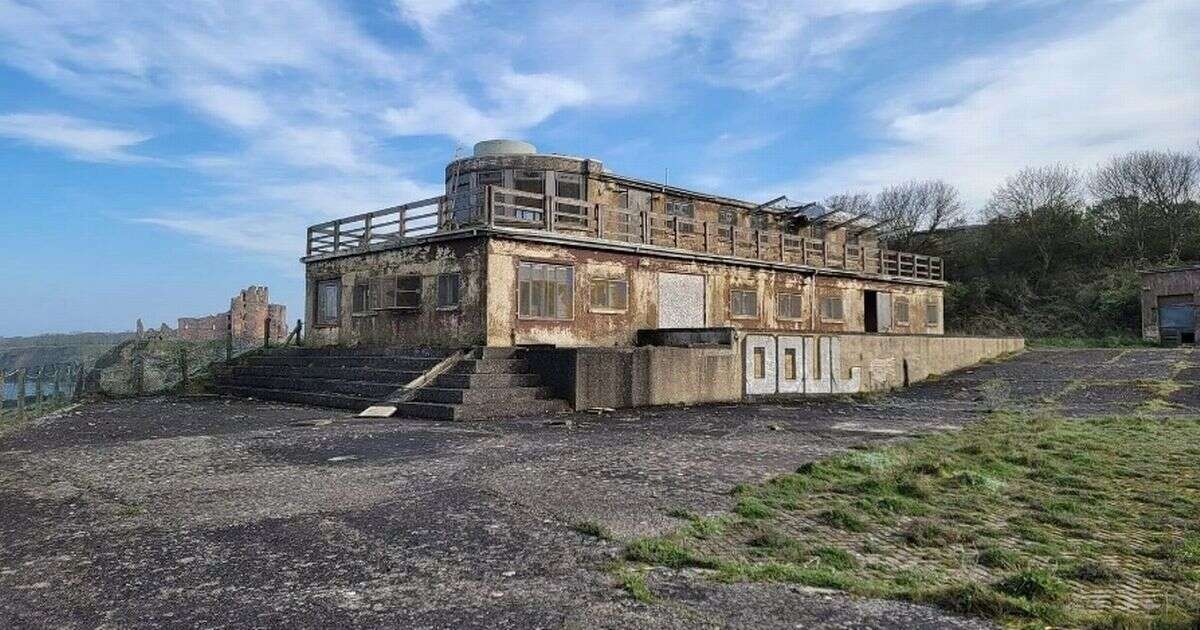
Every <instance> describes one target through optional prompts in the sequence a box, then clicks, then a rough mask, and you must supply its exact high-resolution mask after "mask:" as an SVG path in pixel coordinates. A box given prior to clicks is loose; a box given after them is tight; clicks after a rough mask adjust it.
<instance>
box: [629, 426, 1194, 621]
mask: <svg viewBox="0 0 1200 630" xmlns="http://www.w3.org/2000/svg"><path fill="white" fill-rule="evenodd" d="M1198 445H1200V419H1196V418H1167V419H1153V420H1151V419H1147V418H1145V417H1140V416H1130V417H1112V418H1100V419H1090V420H1065V419H1061V418H1055V417H1049V416H1042V415H1018V414H1012V413H996V414H993V416H992V417H991V418H990V419H989V420H987V421H985V422H982V423H977V424H974V425H971V426H969V427H967V428H965V429H963V430H962V431H960V432H957V433H942V434H935V435H927V436H923V437H920V438H917V439H913V440H910V441H907V442H902V443H899V444H895V445H890V446H883V447H869V448H865V449H855V450H852V451H850V452H848V453H846V454H844V455H841V456H838V457H834V458H832V459H828V460H824V461H818V462H812V463H808V464H805V465H803V466H801V467H800V468H799V469H797V471H796V472H795V473H792V474H787V475H782V476H780V477H777V478H775V479H772V480H770V481H768V482H766V483H762V484H759V485H752V486H750V485H746V486H740V487H739V488H737V490H736V492H735V496H736V506H735V508H734V510H733V511H732V513H731V514H728V515H727V516H725V517H716V518H706V519H701V518H699V517H696V516H693V515H688V523H687V524H686V525H685V526H684V527H682V528H681V529H680V530H679V531H677V532H675V533H673V534H670V535H668V536H664V537H659V538H645V539H640V540H637V541H634V542H633V543H632V544H630V545H629V546H628V547H627V549H626V554H625V557H626V559H627V562H633V563H643V564H649V565H659V566H666V567H671V568H683V567H700V568H705V569H711V570H713V572H714V573H713V575H714V576H715V577H716V578H717V579H721V580H728V581H767V582H787V583H795V584H804V585H808V586H819V587H824V588H836V589H841V590H845V591H848V592H850V593H853V594H858V595H864V596H875V597H879V596H882V597H891V598H896V599H904V600H909V601H914V602H923V603H928V604H932V605H936V606H941V607H943V608H946V609H948V610H952V611H956V612H961V613H965V614H971V615H977V616H982V617H987V618H990V619H994V620H997V621H999V622H1001V623H1002V624H1006V625H1017V626H1025V625H1041V626H1045V625H1054V626H1068V627H1084V626H1089V627H1090V626H1094V627H1104V628H1143V627H1144V628H1158V627H1163V628H1171V627H1193V626H1192V625H1188V624H1200V613H1198V612H1197V611H1196V610H1195V609H1194V608H1189V607H1188V606H1187V605H1185V604H1175V603H1172V602H1184V603H1186V602H1190V601H1200V446H1198ZM795 517H801V520H800V521H797V520H796V518H795ZM797 523H808V525H798V524H797ZM1130 541H1149V542H1143V543H1137V544H1134V543H1132V542H1130ZM739 550H740V551H739ZM901 557H904V558H907V560H905V561H904V562H900V561H898V558H901ZM1101 558H1103V559H1101ZM914 562H915V563H916V564H915V565H914V564H913V563H914ZM1134 576H1136V577H1139V578H1140V579H1141V580H1143V582H1142V588H1149V589H1151V591H1152V592H1153V594H1154V597H1153V599H1154V601H1155V604H1154V606H1156V607H1148V608H1147V609H1146V610H1143V611H1140V612H1137V613H1134V614H1130V613H1128V612H1122V611H1118V610H1115V609H1114V610H1105V609H1103V607H1101V608H1099V609H1097V607H1096V605H1095V604H1094V603H1091V602H1093V601H1094V600H1086V599H1082V598H1081V597H1080V595H1081V594H1082V592H1083V591H1085V590H1086V591H1088V592H1094V591H1096V590H1097V589H1099V590H1101V591H1103V590H1104V589H1118V590H1119V589H1120V587H1121V586H1122V584H1123V583H1124V582H1126V581H1127V580H1128V579H1129V578H1131V577H1134ZM1114 592H1116V591H1114ZM1180 620H1184V621H1182V622H1180ZM1180 624H1182V625H1180Z"/></svg>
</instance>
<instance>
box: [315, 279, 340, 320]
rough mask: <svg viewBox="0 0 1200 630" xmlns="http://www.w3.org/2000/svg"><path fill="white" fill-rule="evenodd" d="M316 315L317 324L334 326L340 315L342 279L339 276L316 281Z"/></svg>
mask: <svg viewBox="0 0 1200 630" xmlns="http://www.w3.org/2000/svg"><path fill="white" fill-rule="evenodd" d="M315 310H316V317H317V325H318V326H336V325H338V323H339V322H340V321H341V316H342V281H341V279H340V278H334V279H332V280H321V281H319V282H317V304H316V309H315Z"/></svg>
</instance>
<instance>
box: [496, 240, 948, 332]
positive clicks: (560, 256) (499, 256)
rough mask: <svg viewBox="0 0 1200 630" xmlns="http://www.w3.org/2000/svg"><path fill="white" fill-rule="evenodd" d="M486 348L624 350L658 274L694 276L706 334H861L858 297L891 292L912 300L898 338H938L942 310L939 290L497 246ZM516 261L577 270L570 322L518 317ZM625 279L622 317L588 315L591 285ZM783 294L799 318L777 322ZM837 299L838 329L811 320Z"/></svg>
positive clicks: (652, 313)
mask: <svg viewBox="0 0 1200 630" xmlns="http://www.w3.org/2000/svg"><path fill="white" fill-rule="evenodd" d="M488 251H489V254H488V256H489V262H488V283H487V284H488V297H487V307H488V309H487V310H488V316H487V342H488V344H489V345H497V346H508V345H515V344H553V345H557V346H568V347H570V346H628V345H632V344H633V343H634V337H635V334H636V332H637V330H638V329H639V328H657V327H658V309H659V292H658V281H659V275H658V274H659V273H682V274H699V275H703V276H705V277H706V280H705V304H704V311H705V313H704V316H705V326H708V327H720V326H729V327H732V328H737V329H740V330H779V331H796V332H811V331H814V330H816V331H821V332H861V331H862V330H863V327H864V304H863V290H877V291H890V292H893V293H895V294H897V295H904V296H906V297H908V298H909V300H910V309H909V310H910V324H909V325H908V326H904V327H900V328H898V329H896V330H895V331H896V332H910V333H921V334H941V332H942V324H941V318H940V316H939V318H938V323H937V324H936V325H934V326H926V325H925V320H924V317H925V309H924V303H925V302H924V300H926V299H935V300H937V301H938V304H939V312H940V303H941V294H942V288H941V287H938V286H921V285H908V284H901V283H893V282H884V281H875V280H860V279H855V278H836V277H831V276H822V275H817V276H816V281H815V284H814V281H813V276H812V275H811V274H808V273H800V272H789V271H779V270H772V269H760V268H753V267H744V266H737V265H725V264H715V263H708V262H694V261H687V260H677V259H673V258H667V257H659V256H651V255H645V254H625V253H619V252H609V251H601V250H590V249H585V248H580V247H565V246H561V245H552V244H545V243H530V242H526V241H515V240H507V239H499V238H495V239H492V240H491V241H490V244H489V246H488ZM520 261H533V262H548V263H555V264H567V265H573V266H574V268H575V277H574V280H575V284H574V297H575V299H574V312H573V314H572V318H571V319H570V320H526V319H520V318H518V317H517V279H516V269H517V264H518V262H520ZM614 276H615V277H622V276H623V277H626V278H627V280H628V282H629V305H628V308H627V310H626V312H624V313H608V312H592V311H591V308H590V297H589V296H590V283H591V280H592V279H593V278H607V277H614ZM736 289H742V290H753V291H755V292H756V293H757V295H758V314H757V316H753V317H734V316H733V314H732V313H731V312H730V291H731V290H736ZM782 292H792V293H799V294H801V295H802V296H803V297H802V308H801V316H800V317H799V318H796V319H784V318H780V317H779V316H778V314H777V298H778V294H779V293H782ZM831 292H836V293H838V294H840V295H842V297H843V304H844V311H845V318H844V320H843V321H842V322H823V321H819V318H818V317H816V313H817V311H816V310H815V309H817V308H818V302H817V300H816V299H815V298H816V297H817V296H820V295H824V294H827V293H831Z"/></svg>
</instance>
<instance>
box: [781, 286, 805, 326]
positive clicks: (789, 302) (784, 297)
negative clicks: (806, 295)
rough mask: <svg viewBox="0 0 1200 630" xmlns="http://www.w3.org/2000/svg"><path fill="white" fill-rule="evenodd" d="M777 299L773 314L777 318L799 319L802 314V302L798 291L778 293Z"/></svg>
mask: <svg viewBox="0 0 1200 630" xmlns="http://www.w3.org/2000/svg"><path fill="white" fill-rule="evenodd" d="M777 301H778V304H776V313H775V314H776V316H777V317H779V319H801V318H802V317H803V316H804V312H803V305H804V302H803V298H802V297H801V295H800V294H799V293H791V292H785V293H780V294H779V296H778V299H777Z"/></svg>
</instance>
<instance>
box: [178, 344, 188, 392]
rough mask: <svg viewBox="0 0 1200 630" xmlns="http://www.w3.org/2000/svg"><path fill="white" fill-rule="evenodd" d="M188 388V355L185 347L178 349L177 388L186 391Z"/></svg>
mask: <svg viewBox="0 0 1200 630" xmlns="http://www.w3.org/2000/svg"><path fill="white" fill-rule="evenodd" d="M187 388H188V355H187V348H180V349H179V389H180V391H182V392H183V393H187Z"/></svg>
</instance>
